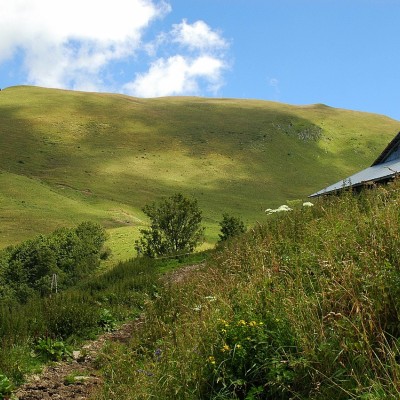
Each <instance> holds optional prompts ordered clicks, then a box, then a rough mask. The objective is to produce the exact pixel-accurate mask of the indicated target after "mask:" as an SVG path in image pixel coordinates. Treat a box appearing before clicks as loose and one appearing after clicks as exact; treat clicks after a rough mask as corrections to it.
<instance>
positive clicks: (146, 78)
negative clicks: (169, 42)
mask: <svg viewBox="0 0 400 400" xmlns="http://www.w3.org/2000/svg"><path fill="white" fill-rule="evenodd" d="M224 67H225V64H224V63H223V61H221V60H219V59H217V58H213V57H211V56H199V57H197V58H195V59H189V58H185V57H183V56H181V55H176V56H173V57H170V58H168V59H159V60H157V61H155V62H154V63H153V64H152V65H151V67H150V69H149V71H148V72H147V73H145V74H140V75H138V76H137V78H136V79H135V80H134V81H133V82H131V83H129V84H127V85H125V90H126V91H127V93H129V94H132V95H135V96H139V97H160V96H170V95H182V94H197V93H198V92H199V83H198V82H199V80H200V79H205V80H206V81H207V82H208V85H209V90H211V91H215V90H217V89H218V88H219V86H220V81H221V72H222V70H223V68H224Z"/></svg>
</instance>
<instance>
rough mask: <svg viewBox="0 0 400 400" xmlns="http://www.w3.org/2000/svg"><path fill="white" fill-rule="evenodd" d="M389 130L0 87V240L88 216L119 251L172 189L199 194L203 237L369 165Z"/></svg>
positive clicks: (264, 112) (333, 120)
mask: <svg viewBox="0 0 400 400" xmlns="http://www.w3.org/2000/svg"><path fill="white" fill-rule="evenodd" d="M399 126H400V122H398V121H395V120H392V119H390V118H388V117H385V116H381V115H375V114H367V113H362V112H355V111H347V110H341V109H335V108H331V107H327V106H325V105H321V104H318V105H311V106H290V105H285V104H281V103H274V102H267V101H257V100H236V99H205V98H194V97H182V98H180V97H170V98H157V99H138V98H132V97H128V96H123V95H116V94H99V93H82V92H74V91H64V90H56V89H44V88H39V87H29V86H18V87H10V88H7V89H5V90H2V91H1V92H0V188H1V190H0V247H4V246H6V245H9V244H12V243H15V242H20V241H22V240H24V239H27V238H29V237H32V236H34V235H36V234H38V233H47V232H50V231H52V230H54V229H56V228H57V227H60V226H71V225H76V224H77V223H79V222H80V221H82V220H92V221H97V222H100V223H102V224H103V225H104V226H106V227H107V228H109V231H110V233H111V241H110V244H111V247H113V249H114V250H115V254H116V256H117V257H121V258H123V257H124V256H127V255H129V254H131V253H132V248H133V246H132V243H133V240H134V239H133V238H134V237H135V236H137V233H138V228H139V227H140V226H142V225H143V224H145V223H146V220H145V218H144V215H143V213H142V211H141V208H142V207H143V206H144V205H145V204H147V203H149V202H150V201H153V200H156V199H159V198H161V197H163V196H166V195H171V194H173V193H175V192H178V191H180V192H182V193H183V194H185V195H188V196H191V195H193V196H195V197H196V198H197V199H198V201H199V205H200V207H201V209H202V210H203V212H204V221H205V225H206V235H207V241H208V242H210V243H212V242H213V241H215V240H216V239H217V236H218V230H219V227H218V221H220V220H221V216H222V213H224V212H228V213H231V214H234V215H240V216H241V217H242V218H243V219H244V220H245V221H246V222H247V223H248V224H252V223H254V222H255V221H263V219H264V218H265V214H264V210H265V209H266V208H273V207H276V206H279V205H281V204H283V203H285V202H286V201H287V200H293V199H301V198H306V197H307V196H308V195H309V194H311V193H313V192H315V191H317V190H319V189H321V188H323V187H325V186H327V185H328V184H330V183H332V182H336V181H337V180H339V179H340V178H343V177H345V176H348V175H350V174H352V173H354V172H356V171H357V170H359V169H361V168H365V167H366V166H368V165H370V164H371V162H372V161H373V160H374V159H375V158H376V157H377V156H378V155H379V153H380V152H381V151H382V150H383V148H384V147H385V146H386V144H387V143H388V142H389V141H390V140H391V139H392V138H393V136H394V135H395V134H396V133H397V132H398V131H399ZM129 252H131V253H129Z"/></svg>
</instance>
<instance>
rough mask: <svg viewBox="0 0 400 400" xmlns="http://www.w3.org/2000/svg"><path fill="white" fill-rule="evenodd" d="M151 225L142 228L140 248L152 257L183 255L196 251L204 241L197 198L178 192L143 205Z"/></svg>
mask: <svg viewBox="0 0 400 400" xmlns="http://www.w3.org/2000/svg"><path fill="white" fill-rule="evenodd" d="M143 212H144V213H145V214H146V215H147V216H148V217H149V218H150V221H151V223H150V229H142V230H141V231H140V232H141V234H142V237H141V238H140V239H139V240H138V241H137V242H136V249H137V251H138V252H139V254H140V253H143V254H144V255H146V256H148V257H160V256H179V255H184V254H187V253H191V252H193V251H194V249H195V248H196V246H198V245H199V244H200V243H201V242H202V241H203V238H204V236H203V233H204V228H203V227H202V226H201V221H202V212H201V211H200V209H199V207H198V204H197V200H196V199H189V198H186V197H184V196H183V195H182V194H180V193H178V194H175V195H173V196H171V197H169V198H167V199H164V200H162V201H161V202H159V203H151V204H148V205H146V206H145V207H144V208H143Z"/></svg>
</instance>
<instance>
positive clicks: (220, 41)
mask: <svg viewBox="0 0 400 400" xmlns="http://www.w3.org/2000/svg"><path fill="white" fill-rule="evenodd" d="M171 34H172V36H173V41H174V42H176V43H179V44H181V45H183V46H187V47H188V48H190V49H191V50H202V51H204V50H208V51H209V50H216V49H222V48H226V47H227V45H228V44H227V42H226V41H225V40H224V38H223V37H221V35H220V34H219V33H218V32H215V31H213V30H212V29H211V28H210V27H209V26H208V25H207V24H206V23H205V22H203V21H196V22H195V23H193V24H192V25H190V24H188V23H187V21H186V20H183V21H182V22H181V23H180V24H175V25H173V29H172V32H171Z"/></svg>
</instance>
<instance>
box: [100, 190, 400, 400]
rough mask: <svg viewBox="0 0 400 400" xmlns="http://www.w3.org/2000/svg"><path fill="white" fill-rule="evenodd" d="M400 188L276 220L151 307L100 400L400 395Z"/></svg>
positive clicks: (335, 200)
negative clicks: (113, 399) (116, 398)
mask: <svg viewBox="0 0 400 400" xmlns="http://www.w3.org/2000/svg"><path fill="white" fill-rule="evenodd" d="M399 209H400V186H399V184H398V183H395V184H394V185H392V186H390V187H382V188H377V189H375V190H372V191H368V192H364V193H361V194H360V195H353V194H352V193H347V194H345V195H344V196H341V197H331V198H326V199H322V200H320V201H319V202H317V203H316V204H315V205H314V207H298V208H295V207H293V210H291V211H288V212H285V213H274V214H271V215H268V216H266V221H265V223H264V224H263V225H260V226H257V227H255V228H254V229H252V230H250V231H249V232H248V233H247V235H245V236H244V237H240V238H238V239H236V240H231V241H229V242H227V244H226V246H225V247H224V248H223V249H222V248H220V249H219V250H218V251H217V252H216V253H215V255H214V257H213V259H212V260H211V261H210V262H209V263H208V267H207V268H206V269H204V270H201V271H198V272H196V274H193V275H192V278H191V280H189V281H188V280H187V281H186V283H185V285H176V286H173V285H171V286H169V287H166V288H164V289H163V290H162V291H161V290H160V291H159V294H158V296H157V298H156V299H155V300H154V301H152V302H148V303H147V309H146V316H147V317H146V321H145V324H143V325H142V328H141V329H140V330H138V332H137V335H136V336H135V337H134V338H133V340H132V342H131V344H130V346H129V347H128V349H127V348H126V347H125V346H124V345H121V344H112V345H110V346H111V347H112V348H111V349H109V350H110V351H113V354H115V357H113V359H112V360H110V359H107V358H105V359H103V360H102V363H103V364H102V365H103V368H104V375H105V377H106V379H108V380H107V384H106V385H105V387H104V388H103V389H102V390H101V392H99V393H98V394H97V398H99V399H103V400H105V399H110V398H115V397H118V398H119V399H121V400H122V399H129V398H133V397H134V398H138V399H140V398H143V399H144V398H150V397H154V398H159V399H170V398H174V399H200V398H208V399H214V400H216V399H218V400H223V399H230V400H231V399H246V400H254V399H281V400H282V399H287V400H289V399H322V400H323V399H326V400H328V399H332V398H335V399H338V400H342V399H343V400H345V399H346V400H347V399H363V400H378V399H383V398H384V399H397V398H400V389H399V388H400V363H399V359H400V345H399V343H400V301H399V299H400V252H399V251H398V249H399V247H400V214H399Z"/></svg>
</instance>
